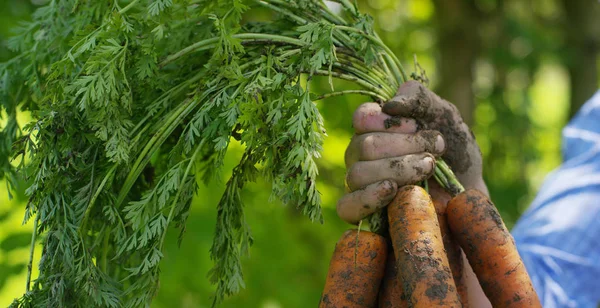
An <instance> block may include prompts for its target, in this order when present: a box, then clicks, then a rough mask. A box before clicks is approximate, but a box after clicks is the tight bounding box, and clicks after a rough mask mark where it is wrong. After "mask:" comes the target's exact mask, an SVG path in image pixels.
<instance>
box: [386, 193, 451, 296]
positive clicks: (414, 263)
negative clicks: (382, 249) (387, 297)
mask: <svg viewBox="0 0 600 308" xmlns="http://www.w3.org/2000/svg"><path fill="white" fill-rule="evenodd" d="M388 220H389V232H390V237H391V240H392V246H393V247H394V254H395V255H396V262H397V266H398V271H399V273H400V278H401V280H402V289H403V291H404V293H405V296H406V297H407V299H408V306H409V307H423V308H425V307H462V306H461V303H460V300H459V296H458V292H457V290H456V285H455V284H454V279H453V277H452V272H451V270H450V265H449V263H448V257H447V255H446V253H445V250H444V243H443V240H442V234H441V230H440V226H439V223H438V220H437V214H436V212H435V208H434V205H433V203H432V201H431V198H430V196H429V194H428V193H427V191H425V189H423V188H421V187H419V186H412V185H409V186H404V187H402V188H400V189H399V190H398V193H397V195H396V198H394V200H393V201H392V203H391V204H390V205H388Z"/></svg>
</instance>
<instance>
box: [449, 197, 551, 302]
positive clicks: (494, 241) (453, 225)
mask: <svg viewBox="0 0 600 308" xmlns="http://www.w3.org/2000/svg"><path fill="white" fill-rule="evenodd" d="M447 214H448V224H449V226H450V230H452V233H453V234H454V235H455V238H456V239H457V241H458V242H459V243H460V246H461V247H462V248H463V250H464V252H465V254H466V255H467V258H468V260H469V264H470V265H471V267H472V268H473V271H474V272H475V274H476V275H477V278H478V279H479V283H480V284H481V287H482V288H483V291H484V292H485V294H486V296H487V297H488V298H489V300H490V302H491V303H492V306H493V307H541V305H540V301H539V298H538V296H537V294H536V292H535V290H534V289H533V285H532V283H531V279H530V278H529V274H527V271H526V269H525V265H524V264H523V261H522V260H521V257H520V256H519V253H518V251H517V248H516V246H515V242H514V239H513V237H512V235H511V234H510V233H509V232H508V230H507V229H506V226H505V225H504V222H503V221H502V219H501V218H500V214H499V213H498V211H497V210H496V207H495V206H494V204H492V202H491V201H490V200H489V199H488V197H487V196H485V195H484V194H483V193H481V192H480V191H478V190H467V191H465V192H462V193H461V194H459V195H457V196H456V197H454V198H453V199H452V200H451V201H450V203H449V204H448V209H447Z"/></svg>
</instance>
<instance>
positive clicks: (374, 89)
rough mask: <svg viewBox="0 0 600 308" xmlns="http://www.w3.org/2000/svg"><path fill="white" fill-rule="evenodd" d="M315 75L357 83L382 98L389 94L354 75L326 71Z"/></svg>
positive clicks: (318, 71)
mask: <svg viewBox="0 0 600 308" xmlns="http://www.w3.org/2000/svg"><path fill="white" fill-rule="evenodd" d="M306 73H310V72H306ZM313 74H314V75H320V76H329V75H331V76H333V77H335V78H339V79H342V80H347V81H352V82H354V83H356V84H358V85H360V86H362V87H364V88H366V89H367V90H369V91H371V92H375V93H377V94H378V95H380V96H382V97H387V94H386V93H385V92H384V91H382V89H379V88H377V87H375V86H373V85H371V84H370V83H368V82H366V81H364V80H362V79H360V78H357V77H355V76H352V75H348V74H343V73H338V72H328V71H324V70H316V71H315V72H314V73H313Z"/></svg>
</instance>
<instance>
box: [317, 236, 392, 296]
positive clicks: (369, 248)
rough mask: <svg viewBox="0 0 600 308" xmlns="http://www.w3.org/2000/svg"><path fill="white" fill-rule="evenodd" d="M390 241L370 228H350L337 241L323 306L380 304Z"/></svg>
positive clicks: (328, 274) (326, 283)
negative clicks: (361, 229) (380, 293)
mask: <svg viewBox="0 0 600 308" xmlns="http://www.w3.org/2000/svg"><path fill="white" fill-rule="evenodd" d="M386 257H387V243H386V240H385V238H384V237H382V236H380V235H377V234H375V233H372V232H368V231H360V232H359V233H358V240H357V230H348V231H346V232H345V233H344V235H343V236H342V238H341V239H340V240H339V241H338V243H337V244H336V245H335V251H334V252H333V257H332V258H331V262H330V264H329V273H327V279H326V281H325V288H324V290H323V295H322V296H321V302H320V304H319V307H321V308H324V307H328V308H329V307H339V308H342V307H348V308H350V307H357V308H358V307H376V306H377V295H378V293H379V286H380V284H381V280H382V279H383V276H384V271H385V261H386Z"/></svg>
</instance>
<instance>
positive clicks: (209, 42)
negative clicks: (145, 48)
mask: <svg viewBox="0 0 600 308" xmlns="http://www.w3.org/2000/svg"><path fill="white" fill-rule="evenodd" d="M232 37H234V38H238V39H241V40H242V41H253V40H269V41H273V42H279V43H288V44H291V45H296V46H305V44H304V42H303V41H301V40H299V39H295V38H291V37H287V36H283V35H275V34H263V33H240V34H234V35H232ZM219 39H220V38H218V37H213V38H210V39H205V40H202V41H199V42H196V43H194V44H192V45H190V46H188V47H186V48H184V49H182V50H180V51H178V52H176V53H174V54H172V55H170V56H168V57H167V58H166V59H165V60H163V61H162V62H161V63H160V64H159V66H160V67H163V66H165V65H167V64H169V63H171V62H173V61H175V60H177V59H179V58H181V57H183V56H185V55H187V54H189V53H191V52H194V51H198V50H200V49H201V48H211V47H213V46H214V45H216V44H217V43H218V42H219Z"/></svg>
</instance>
